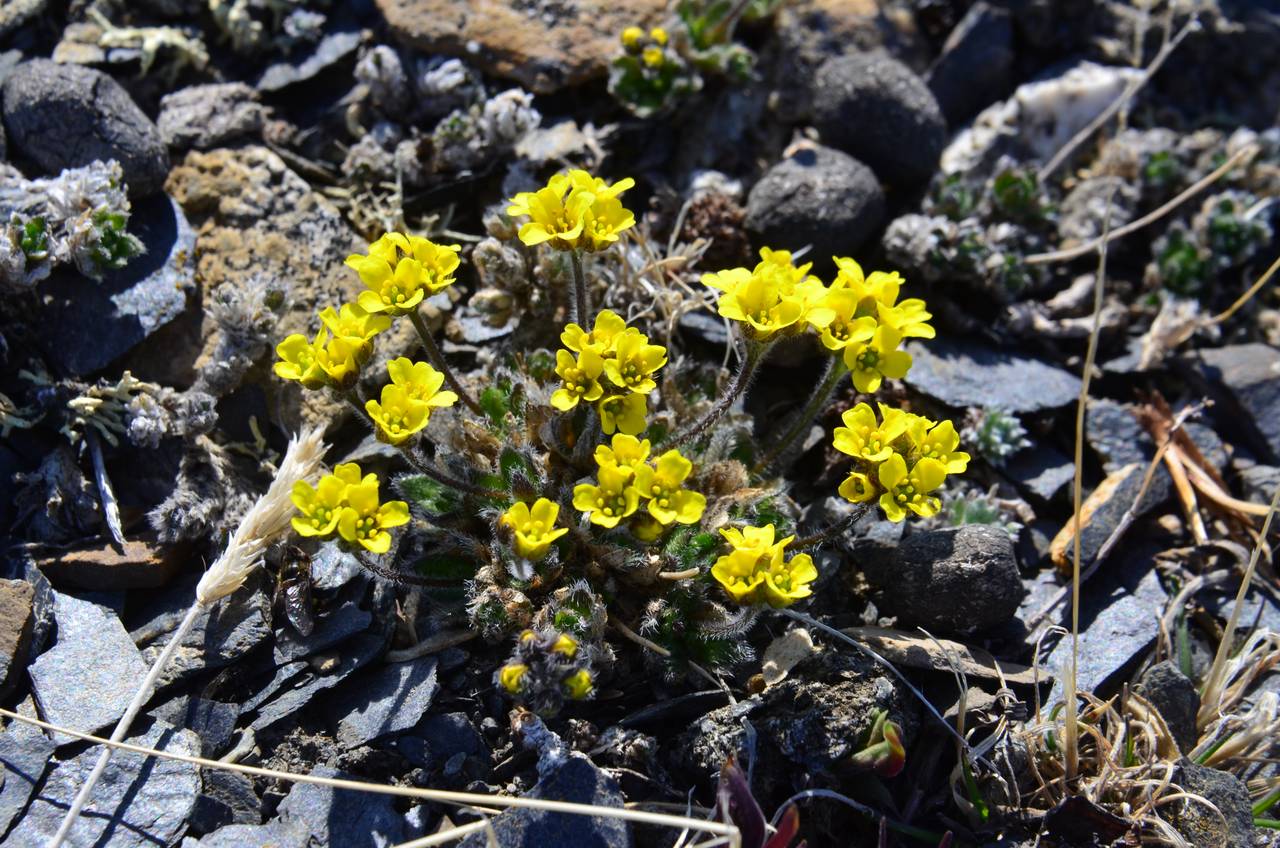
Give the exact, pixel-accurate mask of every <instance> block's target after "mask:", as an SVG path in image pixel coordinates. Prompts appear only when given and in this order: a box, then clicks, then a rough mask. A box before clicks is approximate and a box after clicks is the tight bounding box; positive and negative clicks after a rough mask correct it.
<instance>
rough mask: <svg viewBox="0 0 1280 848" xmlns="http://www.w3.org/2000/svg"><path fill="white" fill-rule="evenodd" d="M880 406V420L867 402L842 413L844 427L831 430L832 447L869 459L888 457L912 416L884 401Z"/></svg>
mask: <svg viewBox="0 0 1280 848" xmlns="http://www.w3.org/2000/svg"><path fill="white" fill-rule="evenodd" d="M879 406H880V417H881V421H880V422H879V423H877V421H876V414H875V413H874V412H872V411H871V407H870V406H869V405H867V404H865V403H860V404H858V405H857V406H855V407H853V408H852V409H846V410H845V411H844V413H843V414H842V415H841V416H840V419H841V420H842V421H844V426H843V427H837V428H835V430H833V431H832V433H831V436H832V439H831V444H832V446H833V447H834V448H835V449H836V450H838V451H840V452H841V453H847V454H848V455H849V456H852V457H857V458H858V459H865V460H866V461H867V462H883V461H884V460H886V459H888V458H889V456H890V455H891V454H892V453H893V441H894V439H896V438H898V437H899V436H901V435H902V434H903V433H905V432H906V431H907V424H908V422H909V421H910V420H911V419H910V418H909V417H908V415H907V413H905V412H903V411H902V410H900V409H892V408H890V407H888V406H885V405H884V404H883V403H882V404H879Z"/></svg>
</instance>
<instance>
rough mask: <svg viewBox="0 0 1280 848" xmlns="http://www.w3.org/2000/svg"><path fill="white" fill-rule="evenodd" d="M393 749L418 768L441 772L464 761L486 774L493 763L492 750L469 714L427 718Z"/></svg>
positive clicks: (401, 738) (395, 743) (396, 741)
mask: <svg viewBox="0 0 1280 848" xmlns="http://www.w3.org/2000/svg"><path fill="white" fill-rule="evenodd" d="M392 747H394V748H395V750H396V751H397V752H398V753H399V754H400V755H401V756H402V757H404V758H405V759H406V760H408V761H409V762H410V763H412V764H413V765H415V766H417V767H418V768H425V769H442V768H444V766H445V764H446V763H447V762H448V761H449V760H451V759H452V758H455V757H462V758H463V759H464V760H466V761H467V762H470V763H473V764H475V765H477V766H479V767H480V768H479V769H478V770H480V771H483V769H484V768H487V767H488V764H489V761H490V752H489V746H488V745H487V744H486V743H485V741H484V736H482V735H481V734H480V731H479V730H477V729H476V727H475V725H474V724H472V723H471V719H470V718H468V717H467V714H466V713H445V714H443V715H429V716H425V717H424V718H423V719H422V721H420V722H419V723H418V726H417V728H416V729H415V730H414V731H413V732H412V733H406V734H405V735H404V736H401V737H399V738H397V739H396V740H395V742H394V743H393V745H392Z"/></svg>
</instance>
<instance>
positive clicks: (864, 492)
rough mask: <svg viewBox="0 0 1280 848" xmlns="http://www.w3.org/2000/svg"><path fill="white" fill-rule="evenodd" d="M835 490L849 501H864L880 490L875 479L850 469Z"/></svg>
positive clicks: (871, 498)
mask: <svg viewBox="0 0 1280 848" xmlns="http://www.w3.org/2000/svg"><path fill="white" fill-rule="evenodd" d="M836 491H838V492H839V493H840V497H842V498H844V499H845V500H847V501H849V502H850V503H856V504H859V503H866V502H867V501H869V500H874V499H875V496H876V495H877V494H878V493H879V492H880V489H879V488H878V487H877V486H876V484H875V481H874V480H872V479H871V478H870V477H868V476H867V475H866V474H863V473H861V472H859V471H852V472H850V473H849V476H848V477H846V478H845V479H844V482H843V483H841V484H840V488H838V489H837V490H836Z"/></svg>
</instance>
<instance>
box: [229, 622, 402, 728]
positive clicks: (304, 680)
mask: <svg viewBox="0 0 1280 848" xmlns="http://www.w3.org/2000/svg"><path fill="white" fill-rule="evenodd" d="M389 636H390V633H389V632H388V633H367V634H363V635H360V636H357V637H356V638H354V639H351V640H349V641H347V642H345V643H344V644H343V646H342V650H341V651H340V652H339V653H338V654H337V655H336V656H334V657H331V658H329V659H327V660H326V661H323V662H321V663H317V664H316V665H317V666H318V667H319V670H318V671H317V670H314V669H313V670H310V671H307V670H303V669H305V668H307V667H308V666H310V665H311V664H309V663H298V664H296V665H298V666H301V668H300V669H299V670H300V671H301V672H302V673H301V674H297V675H295V676H293V677H291V678H287V679H286V680H285V681H283V682H292V683H293V688H290V689H288V690H286V691H284V692H283V693H281V694H280V695H279V696H277V697H276V698H275V699H274V700H271V701H268V702H267V703H266V704H265V705H263V706H262V707H261V709H259V711H258V717H257V718H256V719H254V720H253V724H252V725H251V727H252V728H253V731H254V732H255V733H258V734H262V733H265V732H266V731H268V730H271V729H273V728H275V727H276V726H278V725H279V724H280V723H281V722H283V721H285V720H287V719H289V718H290V717H292V716H293V715H294V714H295V713H297V712H298V711H299V710H301V709H302V708H303V707H305V706H307V705H308V704H309V703H310V702H311V699H312V698H314V697H315V696H316V695H318V694H320V693H321V692H324V691H327V690H329V689H332V688H333V687H335V686H337V685H338V684H339V683H341V682H342V681H343V680H346V679H347V678H348V677H350V676H351V674H352V673H353V672H355V671H356V670H357V669H360V668H363V667H364V666H366V665H368V664H369V663H371V662H373V660H375V659H376V658H378V657H379V656H381V655H382V653H383V651H384V650H386V647H387V640H388V637H389Z"/></svg>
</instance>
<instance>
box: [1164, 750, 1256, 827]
mask: <svg viewBox="0 0 1280 848" xmlns="http://www.w3.org/2000/svg"><path fill="white" fill-rule="evenodd" d="M1173 782H1174V783H1175V784H1176V785H1177V786H1179V787H1181V788H1182V790H1183V791H1185V792H1191V793H1194V794H1196V795H1200V796H1201V797H1203V798H1206V799H1208V801H1209V802H1210V803H1212V804H1213V805H1214V806H1215V807H1217V808H1218V811H1219V812H1220V813H1221V814H1222V815H1221V816H1219V815H1218V813H1215V812H1214V811H1213V810H1210V809H1209V808H1207V807H1206V806H1205V805H1204V804H1202V803H1198V802H1196V801H1193V800H1190V799H1183V800H1181V801H1175V802H1173V803H1171V804H1168V805H1166V806H1165V807H1163V808H1162V810H1161V815H1162V816H1163V817H1164V819H1165V820H1166V821H1168V822H1169V823H1170V824H1172V825H1173V827H1174V829H1175V830H1177V831H1178V833H1180V834H1182V836H1183V837H1184V838H1186V840H1187V841H1188V842H1190V843H1191V845H1192V846H1193V848H1225V846H1231V848H1235V846H1237V845H1239V846H1242V848H1244V846H1249V845H1253V844H1254V842H1253V832H1254V827H1253V811H1252V809H1251V803H1250V801H1249V790H1248V789H1247V788H1246V787H1245V785H1244V783H1242V782H1241V781H1240V779H1239V778H1238V777H1236V776H1235V775H1233V774H1228V773H1227V772H1225V771H1219V770H1218V769H1215V768H1210V767H1208V766H1202V765H1197V764H1196V763H1193V762H1191V761H1190V760H1185V759H1184V760H1182V761H1181V762H1180V763H1178V770H1177V773H1176V774H1175V776H1174V781H1173Z"/></svg>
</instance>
